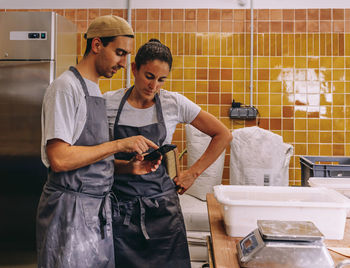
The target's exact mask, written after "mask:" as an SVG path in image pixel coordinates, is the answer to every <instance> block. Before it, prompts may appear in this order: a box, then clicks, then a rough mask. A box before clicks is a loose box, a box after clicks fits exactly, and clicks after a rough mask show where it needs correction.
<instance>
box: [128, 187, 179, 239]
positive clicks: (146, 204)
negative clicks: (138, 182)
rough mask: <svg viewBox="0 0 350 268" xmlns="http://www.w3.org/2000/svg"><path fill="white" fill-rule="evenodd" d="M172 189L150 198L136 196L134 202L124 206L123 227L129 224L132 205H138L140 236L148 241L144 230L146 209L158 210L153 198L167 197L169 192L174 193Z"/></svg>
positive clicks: (156, 202) (145, 229)
mask: <svg viewBox="0 0 350 268" xmlns="http://www.w3.org/2000/svg"><path fill="white" fill-rule="evenodd" d="M174 191H175V190H174V189H170V190H168V191H165V192H162V193H159V194H155V195H152V196H137V197H136V200H135V199H134V200H133V201H128V202H127V204H126V215H125V218H124V222H123V225H125V226H128V225H129V224H130V219H131V216H132V208H133V204H134V203H135V201H136V203H138V204H139V207H140V227H141V231H142V234H143V236H144V238H145V239H146V240H149V239H150V237H149V235H148V233H147V228H146V224H145V218H146V208H159V204H158V201H157V200H152V199H154V198H157V197H161V196H164V195H167V194H169V193H171V192H174Z"/></svg>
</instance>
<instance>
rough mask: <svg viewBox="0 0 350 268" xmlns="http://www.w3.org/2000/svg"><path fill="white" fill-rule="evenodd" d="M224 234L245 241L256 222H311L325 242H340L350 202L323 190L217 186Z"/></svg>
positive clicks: (331, 191)
mask: <svg viewBox="0 0 350 268" xmlns="http://www.w3.org/2000/svg"><path fill="white" fill-rule="evenodd" d="M214 195H215V197H216V199H217V200H218V202H219V203H220V204H221V208H222V213H223V217H224V223H225V228H226V233H227V234H228V235H229V236H234V237H244V236H246V235H247V234H248V233H249V232H251V231H253V230H254V229H256V228H257V220H293V221H312V222H313V223H314V224H315V225H316V226H317V228H318V229H319V230H320V231H321V232H322V233H323V235H324V236H325V238H326V239H338V240H340V239H343V236H344V228H345V221H346V214H347V210H348V209H349V208H350V199H348V198H346V197H345V196H343V195H342V194H340V193H338V192H336V191H335V190H332V189H327V188H324V187H280V186H268V187H266V186H250V185H249V186H248V185H247V186H244V185H217V186H214Z"/></svg>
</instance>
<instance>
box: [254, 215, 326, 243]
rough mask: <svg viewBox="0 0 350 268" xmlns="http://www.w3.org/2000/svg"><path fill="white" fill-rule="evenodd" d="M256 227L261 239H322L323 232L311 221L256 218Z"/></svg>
mask: <svg viewBox="0 0 350 268" xmlns="http://www.w3.org/2000/svg"><path fill="white" fill-rule="evenodd" d="M258 229H259V231H260V234H261V236H262V238H263V239H269V240H289V241H316V240H323V239H324V236H323V234H322V233H321V232H320V231H319V230H318V229H317V227H316V226H315V224H313V222H311V221H271V220H270V221H268V220H258Z"/></svg>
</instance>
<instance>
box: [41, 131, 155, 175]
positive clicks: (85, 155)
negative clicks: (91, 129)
mask: <svg viewBox="0 0 350 268" xmlns="http://www.w3.org/2000/svg"><path fill="white" fill-rule="evenodd" d="M150 147H152V148H154V149H157V148H158V146H157V145H156V144H155V143H153V142H152V141H150V140H148V139H146V138H145V137H143V136H133V137H129V138H125V139H120V140H114V141H109V142H106V143H102V144H98V145H94V146H75V145H70V144H68V143H66V142H64V141H62V140H60V139H51V140H48V141H47V144H46V153H47V157H48V159H49V162H50V167H51V169H52V170H53V171H54V172H62V171H69V170H74V169H78V168H81V167H85V166H87V165H90V164H92V163H95V162H98V161H100V160H102V159H105V158H106V157H108V156H110V155H113V154H115V153H118V152H127V153H132V152H136V153H137V154H142V153H144V152H146V151H147V150H148V149H149V148H150Z"/></svg>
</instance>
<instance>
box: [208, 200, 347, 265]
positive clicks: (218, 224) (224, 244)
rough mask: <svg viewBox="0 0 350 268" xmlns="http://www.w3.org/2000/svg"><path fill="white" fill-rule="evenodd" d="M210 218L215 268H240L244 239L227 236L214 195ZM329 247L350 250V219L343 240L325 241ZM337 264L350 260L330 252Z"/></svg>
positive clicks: (210, 201) (210, 204)
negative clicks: (239, 249)
mask: <svg viewBox="0 0 350 268" xmlns="http://www.w3.org/2000/svg"><path fill="white" fill-rule="evenodd" d="M207 205H208V216H209V225H210V233H211V241H212V251H213V252H212V253H213V259H214V260H213V262H214V265H215V266H214V267H215V268H226V267H230V268H234V267H237V268H239V267H240V266H239V264H238V259H237V256H236V254H237V250H236V243H238V242H239V241H240V240H241V239H242V237H239V238H236V237H230V236H228V235H226V231H225V225H224V221H223V217H222V214H221V210H220V204H219V203H218V202H217V200H216V199H215V197H214V195H213V194H207ZM325 244H326V245H327V247H344V248H350V219H347V221H346V226H345V234H344V239H343V240H325ZM329 252H330V253H331V256H332V258H333V260H334V263H335V264H337V263H339V262H340V261H342V260H344V259H350V258H347V257H345V256H343V255H340V254H337V253H335V252H332V251H329Z"/></svg>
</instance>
